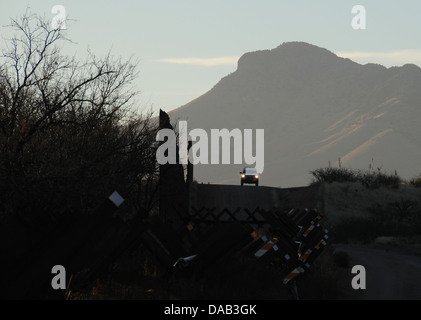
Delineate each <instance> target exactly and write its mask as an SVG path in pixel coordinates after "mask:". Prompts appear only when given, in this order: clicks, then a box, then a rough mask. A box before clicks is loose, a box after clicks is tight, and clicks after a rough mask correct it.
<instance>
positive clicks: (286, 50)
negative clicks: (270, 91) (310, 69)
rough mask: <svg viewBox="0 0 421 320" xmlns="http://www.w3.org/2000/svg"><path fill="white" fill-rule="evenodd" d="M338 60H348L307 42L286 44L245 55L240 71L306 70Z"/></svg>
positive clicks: (240, 60)
mask: <svg viewBox="0 0 421 320" xmlns="http://www.w3.org/2000/svg"><path fill="white" fill-rule="evenodd" d="M338 60H347V59H343V58H339V57H338V56H337V55H335V54H334V53H333V52H331V51H329V50H327V49H324V48H321V47H318V46H315V45H312V44H309V43H306V42H284V43H282V44H281V45H279V46H278V47H276V48H274V49H272V50H260V51H254V52H248V53H245V54H244V55H243V56H241V58H240V59H239V60H238V70H241V71H242V70H249V71H252V70H262V69H263V70H264V69H267V68H269V69H271V68H273V67H274V66H277V67H281V68H282V67H287V68H288V69H290V68H295V67H299V66H300V65H301V66H302V67H304V68H305V67H307V66H308V64H309V63H311V64H318V65H320V64H322V65H325V64H331V63H335V62H337V61H338ZM349 61H350V60H349Z"/></svg>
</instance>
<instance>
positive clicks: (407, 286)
mask: <svg viewBox="0 0 421 320" xmlns="http://www.w3.org/2000/svg"><path fill="white" fill-rule="evenodd" d="M335 248H336V250H335V252H346V253H347V254H348V255H349V272H351V268H352V266H354V265H362V266H364V267H365V270H366V289H365V290H357V291H356V292H355V295H354V296H355V299H361V300H415V299H416V300H418V299H421V256H417V255H410V254H408V253H403V252H400V251H399V249H398V247H394V248H391V249H390V247H384V248H379V247H377V248H372V247H369V246H357V245H348V244H337V245H335ZM349 290H354V289H352V287H351V284H350V286H349Z"/></svg>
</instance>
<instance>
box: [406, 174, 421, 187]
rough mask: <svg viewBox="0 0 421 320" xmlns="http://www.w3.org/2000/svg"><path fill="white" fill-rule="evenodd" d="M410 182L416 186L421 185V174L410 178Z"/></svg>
mask: <svg viewBox="0 0 421 320" xmlns="http://www.w3.org/2000/svg"><path fill="white" fill-rule="evenodd" d="M409 184H411V185H413V186H414V187H415V188H419V187H421V176H419V177H415V178H412V179H411V180H409Z"/></svg>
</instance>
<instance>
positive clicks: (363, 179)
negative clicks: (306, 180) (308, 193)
mask: <svg viewBox="0 0 421 320" xmlns="http://www.w3.org/2000/svg"><path fill="white" fill-rule="evenodd" d="M310 173H311V174H312V175H313V181H312V184H320V183H332V182H360V183H361V184H362V185H364V186H365V187H367V188H378V187H380V186H392V187H398V186H399V183H401V182H402V179H401V178H400V177H399V176H398V175H396V174H386V173H383V172H380V171H379V172H372V171H362V170H355V169H348V168H331V167H328V168H320V169H317V170H314V171H310Z"/></svg>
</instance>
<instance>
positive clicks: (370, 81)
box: [169, 42, 421, 186]
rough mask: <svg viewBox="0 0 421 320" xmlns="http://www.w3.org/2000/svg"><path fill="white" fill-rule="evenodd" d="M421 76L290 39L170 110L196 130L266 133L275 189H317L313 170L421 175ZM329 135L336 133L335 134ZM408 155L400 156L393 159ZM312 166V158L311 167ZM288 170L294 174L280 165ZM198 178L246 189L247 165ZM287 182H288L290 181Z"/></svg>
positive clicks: (244, 60) (412, 68)
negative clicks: (243, 171) (241, 171)
mask: <svg viewBox="0 0 421 320" xmlns="http://www.w3.org/2000/svg"><path fill="white" fill-rule="evenodd" d="M420 100H421V69H420V68H419V67H418V66H416V65H413V64H405V65H403V66H401V67H390V68H386V67H384V66H382V65H378V64H373V63H369V64H365V65H361V64H358V63H356V62H354V61H352V60H350V59H347V58H342V57H338V56H337V55H336V54H334V53H333V52H330V51H328V50H327V49H324V48H320V47H317V46H315V45H311V44H307V43H304V42H287V43H283V44H281V45H280V46H278V47H276V48H274V49H272V50H261V51H255V52H250V53H245V54H244V55H242V56H241V58H240V59H239V61H238V68H237V70H236V71H235V72H233V73H231V74H229V75H227V76H225V77H223V78H222V79H221V80H220V81H219V82H218V83H217V84H216V85H215V86H214V87H213V88H212V89H211V90H209V91H208V92H207V93H205V94H203V95H202V96H200V97H198V98H196V99H194V100H193V101H191V102H189V103H188V104H186V105H184V106H181V107H180V108H177V109H175V110H172V111H170V112H169V113H170V115H171V117H172V119H173V121H174V120H180V119H184V120H187V121H188V124H189V128H190V129H191V128H203V129H205V130H210V129H212V128H215V129H216V128H228V129H233V128H240V129H246V128H247V129H258V128H263V129H265V171H266V170H269V172H270V175H269V176H267V177H265V175H264V174H263V175H262V181H264V183H267V185H272V186H279V185H280V184H281V185H285V184H287V185H286V186H294V185H302V184H306V183H308V182H309V178H310V176H309V173H308V172H309V171H310V170H313V169H316V168H318V167H320V166H326V165H328V163H329V162H332V161H336V160H338V158H341V159H342V158H344V159H343V160H345V161H342V164H344V165H349V166H352V167H357V168H368V165H369V164H370V163H371V162H373V159H374V160H375V161H376V162H378V166H379V167H382V168H384V169H385V170H389V171H394V170H397V171H398V173H400V172H401V173H402V174H403V175H404V176H410V175H416V174H418V173H419V172H420V171H421V160H420V161H417V160H414V159H413V158H414V157H417V158H418V159H421V151H420V150H421V139H420V133H419V130H418V126H419V122H420V119H421V107H420V106H419V104H420V103H419V101H420ZM329 128H330V130H328V129H329ZM395 147H396V148H397V149H396V150H397V152H398V153H402V154H407V155H408V157H409V158H411V159H399V157H397V156H396V155H394V154H393V153H392V152H391V149H393V148H395ZM310 159H311V161H310ZM277 166H279V167H280V168H285V169H286V170H287V171H288V174H287V173H276V174H275V173H274V172H273V171H279V170H277V169H276V167H277ZM196 167H197V168H196V169H195V172H196V177H197V179H198V181H203V182H207V181H209V182H214V183H217V182H220V183H237V180H238V177H237V175H238V172H237V171H238V170H236V169H238V168H240V167H241V166H239V165H226V166H222V165H198V166H196ZM284 183H285V184H284Z"/></svg>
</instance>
